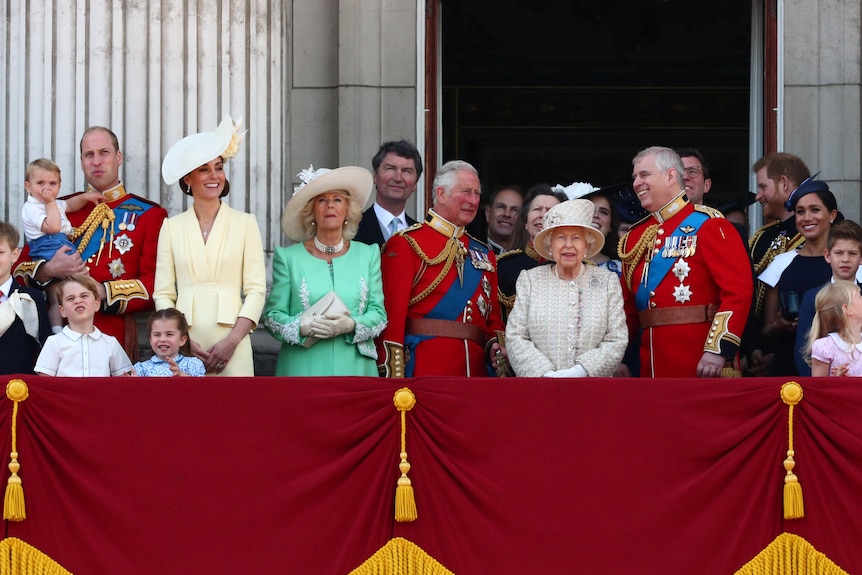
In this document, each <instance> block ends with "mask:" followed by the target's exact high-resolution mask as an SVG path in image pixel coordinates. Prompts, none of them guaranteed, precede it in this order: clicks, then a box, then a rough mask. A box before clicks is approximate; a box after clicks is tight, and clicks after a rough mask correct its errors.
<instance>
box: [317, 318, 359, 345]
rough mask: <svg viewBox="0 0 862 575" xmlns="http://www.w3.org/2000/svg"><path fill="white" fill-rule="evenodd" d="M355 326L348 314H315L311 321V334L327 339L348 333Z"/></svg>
mask: <svg viewBox="0 0 862 575" xmlns="http://www.w3.org/2000/svg"><path fill="white" fill-rule="evenodd" d="M355 327H356V322H355V321H353V318H351V317H350V316H349V315H348V314H339V315H331V316H320V315H318V316H315V317H314V319H313V320H312V322H311V335H313V336H315V337H319V338H321V339H329V338H331V337H335V336H337V335H342V334H345V333H350V332H352V331H353V330H354V328H355Z"/></svg>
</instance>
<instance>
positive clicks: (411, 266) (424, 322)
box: [378, 160, 503, 377]
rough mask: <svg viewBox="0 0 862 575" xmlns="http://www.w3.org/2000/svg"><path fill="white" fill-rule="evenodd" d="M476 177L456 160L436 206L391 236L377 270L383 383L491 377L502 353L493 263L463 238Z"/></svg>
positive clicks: (439, 187) (483, 249)
mask: <svg viewBox="0 0 862 575" xmlns="http://www.w3.org/2000/svg"><path fill="white" fill-rule="evenodd" d="M480 193H481V189H480V187H479V175H478V173H477V172H476V169H475V168H474V167H473V166H471V165H470V164H468V163H467V162H462V161H459V160H455V161H452V162H447V163H446V164H444V165H443V167H441V168H440V170H439V171H438V172H437V175H436V177H435V178H434V207H433V209H431V210H429V211H428V216H427V217H426V218H425V221H424V222H423V223H421V224H415V225H413V226H411V227H409V228H407V229H406V230H403V231H402V232H399V233H397V234H395V235H393V236H392V237H391V238H390V239H389V241H388V242H387V243H386V246H385V247H384V249H383V255H382V259H381V264H380V267H381V270H382V275H383V295H384V302H385V305H386V315H387V316H388V317H387V320H388V325H387V327H386V329H385V330H384V331H383V333H382V334H381V335H380V338H379V340H378V342H379V343H378V345H379V350H378V351H379V353H378V355H379V358H380V359H379V361H380V362H381V365H380V366H379V368H380V371H381V374H382V375H385V376H386V377H414V376H419V375H455V376H468V377H470V376H474V377H475V376H484V375H488V371H487V368H486V365H487V363H489V362H488V358H489V357H494V356H496V354H497V352H498V351H500V353H501V354H502V352H503V350H502V349H501V347H500V344H499V343H498V342H497V338H498V335H499V332H501V330H503V322H502V320H501V319H500V308H499V306H498V304H497V300H496V297H497V271H496V270H497V261H496V259H495V256H494V254H493V252H491V251H490V250H489V249H488V246H486V245H485V244H483V243H482V242H480V241H478V240H476V239H475V238H473V237H471V236H469V235H468V234H466V233H465V232H464V226H466V225H467V224H469V223H470V222H472V221H473V218H474V217H475V216H476V212H477V211H478V209H479V194H480Z"/></svg>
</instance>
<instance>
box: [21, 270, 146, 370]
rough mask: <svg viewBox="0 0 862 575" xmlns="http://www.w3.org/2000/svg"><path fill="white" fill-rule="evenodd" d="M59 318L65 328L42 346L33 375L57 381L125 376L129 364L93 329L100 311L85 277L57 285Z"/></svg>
mask: <svg viewBox="0 0 862 575" xmlns="http://www.w3.org/2000/svg"><path fill="white" fill-rule="evenodd" d="M57 294H58V303H59V306H58V307H59V309H60V314H61V315H62V316H63V317H64V318H66V321H68V322H69V325H67V326H66V327H64V328H63V331H62V332H60V333H57V334H54V335H52V336H51V337H49V338H48V340H47V341H46V342H45V346H44V347H43V348H42V353H40V354H39V359H38V360H36V367H35V368H34V370H35V371H36V373H40V374H43V375H52V376H58V377H108V376H112V375H126V374H128V373H129V372H131V371H132V362H131V360H129V356H128V355H126V352H125V351H124V350H123V346H121V345H120V342H118V341H117V339H116V338H114V337H112V336H110V335H107V334H104V333H102V332H101V331H99V328H97V327H96V326H95V325H93V318H94V317H95V315H96V312H97V311H99V308H100V307H101V300H99V292H98V291H97V287H96V282H95V281H94V280H93V279H92V278H91V277H89V276H84V275H71V276H68V277H66V278H65V279H63V280H61V281H60V283H59V284H57Z"/></svg>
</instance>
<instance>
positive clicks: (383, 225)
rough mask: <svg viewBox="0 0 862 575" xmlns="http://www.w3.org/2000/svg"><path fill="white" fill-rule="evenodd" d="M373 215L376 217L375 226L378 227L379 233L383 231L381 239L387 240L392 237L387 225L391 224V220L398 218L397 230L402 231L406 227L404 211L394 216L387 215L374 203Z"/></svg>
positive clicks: (386, 212)
mask: <svg viewBox="0 0 862 575" xmlns="http://www.w3.org/2000/svg"><path fill="white" fill-rule="evenodd" d="M374 215H375V216H377V224H378V225H379V226H380V229H381V231H383V239H384V240H388V239H389V237H390V236H392V232H391V231H389V224H390V222H392V218H398V221H399V222H400V223H399V225H398V229H399V230H403V229H404V228H406V227H407V216H406V215H405V212H404V210H401V213H400V214H398V215H396V214H392V213H389V212H388V211H386V210H385V209H384V208H381V207H380V206H379V205H378V204H377V203H376V202H375V203H374Z"/></svg>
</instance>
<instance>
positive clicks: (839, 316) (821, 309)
mask: <svg viewBox="0 0 862 575" xmlns="http://www.w3.org/2000/svg"><path fill="white" fill-rule="evenodd" d="M858 294H859V286H857V285H856V284H855V283H853V282H849V281H845V280H836V281H835V282H833V283H831V284H829V285H827V286H824V287H823V288H822V289H821V290H820V291H819V292H817V297H815V298H814V309H815V314H814V321H813V322H812V324H811V330H810V331H809V332H808V338H807V340H806V342H805V350H804V351H803V355H802V356H803V357H804V358H805V363H807V364H808V365H811V345H812V344H813V343H814V342H815V341H817V340H818V339H820V338H821V337H826V336H827V335H829V334H830V333H832V332H835V333H837V334H838V335H839V337H841V339H843V340H844V341H853V340H854V337H853V334H851V333H850V322H849V321H847V313H846V308H849V307H850V305H851V303H852V302H853V296H854V295H858ZM854 349H855V348H854ZM852 353H853V352H852V351H851V355H852Z"/></svg>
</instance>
